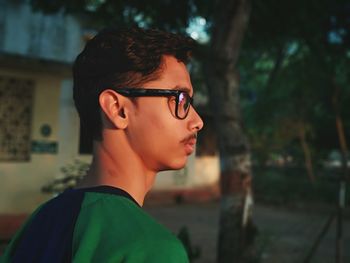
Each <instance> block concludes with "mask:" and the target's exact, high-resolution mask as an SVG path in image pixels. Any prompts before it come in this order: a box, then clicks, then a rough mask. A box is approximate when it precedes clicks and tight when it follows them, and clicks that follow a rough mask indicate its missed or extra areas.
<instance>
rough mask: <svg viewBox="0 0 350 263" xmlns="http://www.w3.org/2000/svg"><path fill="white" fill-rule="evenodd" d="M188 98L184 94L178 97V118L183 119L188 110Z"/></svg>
mask: <svg viewBox="0 0 350 263" xmlns="http://www.w3.org/2000/svg"><path fill="white" fill-rule="evenodd" d="M190 104H191V102H190V97H189V96H188V95H187V93H185V92H181V93H180V94H179V95H178V105H177V111H178V112H177V114H178V116H179V117H180V118H185V117H186V115H187V113H188V110H189V108H190Z"/></svg>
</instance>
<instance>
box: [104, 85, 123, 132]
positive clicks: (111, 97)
mask: <svg viewBox="0 0 350 263" xmlns="http://www.w3.org/2000/svg"><path fill="white" fill-rule="evenodd" d="M99 103H100V107H101V109H102V112H103V113H104V114H105V116H106V117H107V118H108V120H109V121H110V122H111V124H113V125H114V126H115V127H116V128H118V129H125V128H126V127H127V126H128V117H127V114H126V110H125V98H124V97H123V96H121V95H119V94H118V93H116V92H115V91H113V90H110V89H107V90H104V91H103V92H102V93H101V94H100V96H99Z"/></svg>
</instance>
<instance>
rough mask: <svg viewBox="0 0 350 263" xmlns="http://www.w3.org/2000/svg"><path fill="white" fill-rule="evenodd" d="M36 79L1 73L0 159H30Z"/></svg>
mask: <svg viewBox="0 0 350 263" xmlns="http://www.w3.org/2000/svg"><path fill="white" fill-rule="evenodd" d="M33 92H34V81H33V80H30V79H20V78H16V77H8V76H2V75H0V161H29V160H30V147H31V146H30V140H31V136H30V132H31V120H32V104H33Z"/></svg>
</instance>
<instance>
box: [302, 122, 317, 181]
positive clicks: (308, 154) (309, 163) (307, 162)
mask: <svg viewBox="0 0 350 263" xmlns="http://www.w3.org/2000/svg"><path fill="white" fill-rule="evenodd" d="M298 137H299V140H300V144H301V148H302V149H303V153H304V162H305V168H306V172H307V175H308V176H309V179H310V182H311V183H312V184H314V183H315V181H316V178H315V174H314V169H313V165H312V158H311V151H310V147H309V145H308V143H307V141H306V129H305V124H304V123H303V122H301V123H300V125H299V127H298Z"/></svg>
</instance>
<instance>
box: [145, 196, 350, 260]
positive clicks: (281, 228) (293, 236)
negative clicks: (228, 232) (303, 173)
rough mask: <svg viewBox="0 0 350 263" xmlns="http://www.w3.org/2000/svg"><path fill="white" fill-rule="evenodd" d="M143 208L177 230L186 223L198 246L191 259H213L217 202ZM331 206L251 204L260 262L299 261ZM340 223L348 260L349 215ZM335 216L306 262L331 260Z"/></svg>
mask: <svg viewBox="0 0 350 263" xmlns="http://www.w3.org/2000/svg"><path fill="white" fill-rule="evenodd" d="M145 209H146V210H147V211H148V212H149V213H150V214H152V215H153V216H154V217H156V218H157V219H158V221H160V222H161V223H163V224H164V225H166V226H167V227H168V228H170V229H171V230H172V231H173V232H174V233H177V232H178V231H179V229H180V228H181V227H182V226H187V227H188V229H189V232H190V237H191V241H192V243H193V245H194V246H196V245H197V246H199V247H200V249H201V257H200V258H199V259H198V260H195V261H194V262H195V263H214V262H216V260H215V259H216V239H217V233H218V220H219V216H218V215H219V204H218V203H217V202H211V203H204V204H203V203H202V204H181V205H176V204H167V205H165V204H163V205H159V204H158V205H149V206H146V207H145ZM333 211H334V209H333V208H332V207H323V208H322V209H307V208H306V207H304V208H303V209H302V210H296V209H290V208H283V207H271V206H267V205H259V204H257V205H255V209H254V221H255V223H256V224H257V226H258V228H259V232H260V235H259V237H258V239H257V246H258V248H259V250H260V251H261V261H260V262H261V263H281V262H283V263H299V262H305V259H306V256H307V254H308V252H309V251H310V249H311V247H312V245H313V244H314V242H315V240H316V238H317V236H318V235H319V233H320V232H321V231H322V229H323V227H324V225H325V223H326V222H327V220H328V218H329V216H330V214H331V213H332V212H333ZM344 220H345V221H344V225H343V247H344V253H345V255H344V258H343V259H344V260H343V262H350V250H348V249H345V248H349V247H350V231H349V229H350V218H349V216H348V215H346V218H345V219H344ZM335 244H336V220H334V221H333V223H332V225H331V227H330V228H329V230H328V232H327V234H326V235H325V236H324V238H323V239H322V240H321V242H320V245H319V247H318V249H317V250H316V252H315V254H314V256H313V257H312V258H311V260H310V261H309V262H310V263H330V262H336V261H335V247H336V245H335Z"/></svg>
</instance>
